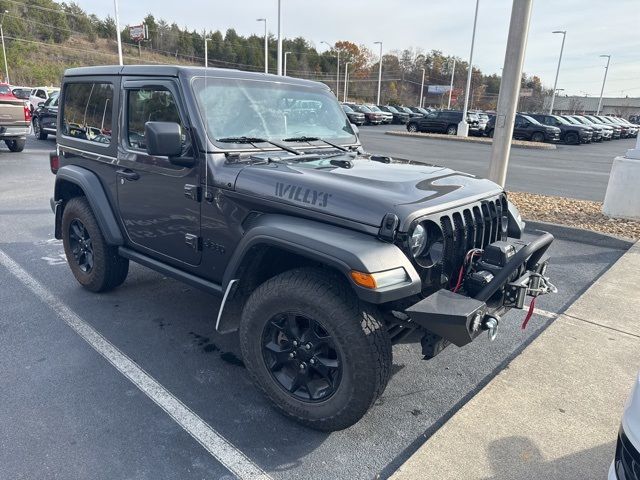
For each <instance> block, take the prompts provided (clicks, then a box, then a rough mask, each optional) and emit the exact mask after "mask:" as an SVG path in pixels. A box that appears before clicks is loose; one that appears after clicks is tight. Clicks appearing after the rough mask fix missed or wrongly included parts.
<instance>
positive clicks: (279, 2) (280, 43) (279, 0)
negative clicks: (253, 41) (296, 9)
mask: <svg viewBox="0 0 640 480" xmlns="http://www.w3.org/2000/svg"><path fill="white" fill-rule="evenodd" d="M281 7H282V1H281V0H278V62H277V63H278V70H277V72H278V75H282V8H281Z"/></svg>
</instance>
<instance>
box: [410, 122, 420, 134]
mask: <svg viewBox="0 0 640 480" xmlns="http://www.w3.org/2000/svg"><path fill="white" fill-rule="evenodd" d="M407 130H408V131H409V132H411V133H416V132H417V131H418V126H417V125H416V124H415V123H410V124H409V125H407Z"/></svg>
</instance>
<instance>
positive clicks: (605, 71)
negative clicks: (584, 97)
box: [596, 55, 611, 115]
mask: <svg viewBox="0 0 640 480" xmlns="http://www.w3.org/2000/svg"><path fill="white" fill-rule="evenodd" d="M600 56H601V57H606V58H607V66H606V67H604V80H602V89H601V90H600V100H598V111H597V112H596V115H600V108H601V107H602V95H603V94H604V84H605V83H607V73H608V72H609V62H610V61H611V55H600Z"/></svg>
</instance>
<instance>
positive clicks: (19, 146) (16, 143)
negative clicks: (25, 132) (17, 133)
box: [4, 138, 26, 152]
mask: <svg viewBox="0 0 640 480" xmlns="http://www.w3.org/2000/svg"><path fill="white" fill-rule="evenodd" d="M4 143H6V144H7V148H8V149H9V150H11V151H12V152H21V151H22V150H24V145H25V143H26V140H25V139H24V138H16V139H14V140H5V141H4Z"/></svg>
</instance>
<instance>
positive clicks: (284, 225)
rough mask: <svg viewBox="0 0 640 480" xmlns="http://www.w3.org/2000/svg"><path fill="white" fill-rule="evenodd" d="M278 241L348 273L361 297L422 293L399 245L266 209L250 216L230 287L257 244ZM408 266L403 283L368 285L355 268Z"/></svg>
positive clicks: (228, 273)
mask: <svg viewBox="0 0 640 480" xmlns="http://www.w3.org/2000/svg"><path fill="white" fill-rule="evenodd" d="M264 245H268V246H276V247H279V248H281V249H284V250H286V251H290V252H291V253H293V254H297V255H301V256H303V257H306V258H309V259H311V260H314V261H317V262H319V263H321V264H324V265H327V266H329V267H332V268H334V269H335V270H337V271H339V272H341V273H342V274H344V275H345V277H346V278H347V280H348V281H349V283H350V284H351V286H352V287H353V289H354V291H355V292H356V294H357V295H358V297H359V298H360V299H362V300H364V301H366V302H370V303H377V304H379V303H384V302H388V301H392V300H398V299H400V298H405V297H408V296H411V295H415V294H417V293H420V291H421V289H422V281H421V280H420V276H419V275H418V273H417V272H416V270H415V268H414V266H413V264H412V263H411V262H410V261H409V259H408V258H407V256H406V255H405V254H404V253H403V252H402V250H400V248H398V246H396V245H394V244H392V243H387V242H383V241H381V240H379V239H378V238H376V237H374V236H372V235H367V234H365V233H362V232H357V231H354V230H349V229H346V228H342V227H337V226H334V225H327V224H325V223H320V222H317V221H313V220H308V219H304V218H298V217H291V216H288V215H280V214H265V215H261V216H260V217H258V218H257V219H256V220H254V221H252V222H251V228H250V229H248V230H247V231H246V232H245V234H244V236H243V237H242V239H241V241H240V242H239V244H238V246H237V248H236V250H235V252H234V253H233V255H232V257H231V259H230V261H229V263H228V265H227V268H226V270H225V273H224V277H223V282H222V286H223V289H226V288H227V286H229V284H230V282H231V281H232V280H234V279H237V277H238V275H239V267H240V265H241V264H242V261H243V259H244V258H245V256H246V255H247V254H248V253H249V252H250V250H251V249H252V248H253V247H255V246H264ZM398 267H403V268H404V269H405V271H406V272H407V275H408V277H409V280H408V281H407V282H405V283H403V284H400V285H392V286H389V287H384V288H379V289H375V290H372V289H367V288H364V287H361V286H359V285H356V284H355V283H354V282H353V280H352V279H351V275H350V272H351V270H357V271H359V272H365V273H375V272H381V271H385V270H391V269H394V268H398Z"/></svg>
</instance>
